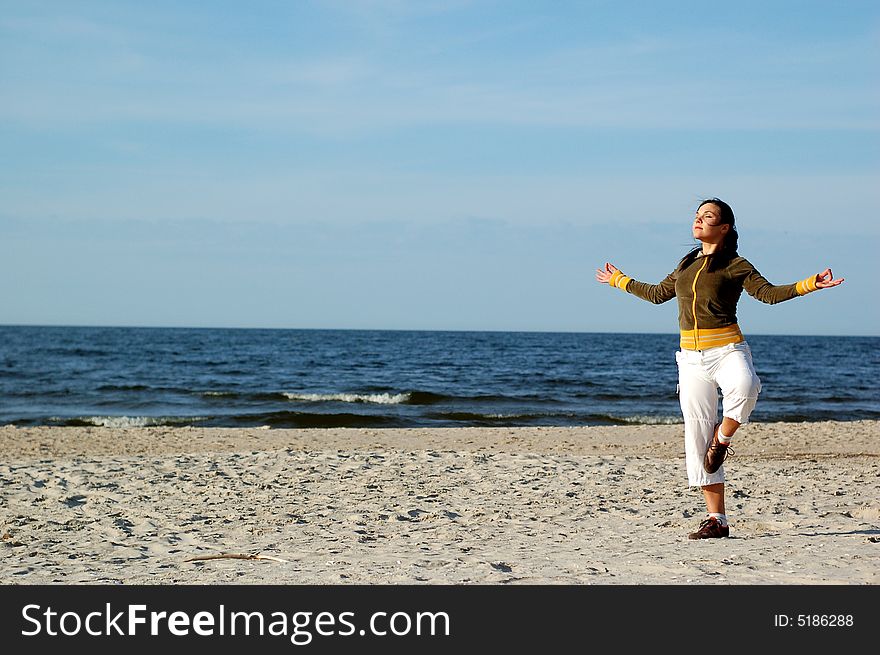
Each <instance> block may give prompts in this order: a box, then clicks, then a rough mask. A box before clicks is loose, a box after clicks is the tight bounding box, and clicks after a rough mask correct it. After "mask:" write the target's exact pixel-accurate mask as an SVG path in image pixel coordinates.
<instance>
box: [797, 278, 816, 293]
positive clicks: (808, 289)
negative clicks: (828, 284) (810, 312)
mask: <svg viewBox="0 0 880 655" xmlns="http://www.w3.org/2000/svg"><path fill="white" fill-rule="evenodd" d="M794 288H795V291H797V294H798V295H799V296H805V295H807V294H808V293H812V292H813V291H816V290H817V289H818V288H819V287H817V286H816V276H815V275H811V276H810V277H808V278H807V279H805V280H801V281H800V282H798V283H797V284H795V285H794Z"/></svg>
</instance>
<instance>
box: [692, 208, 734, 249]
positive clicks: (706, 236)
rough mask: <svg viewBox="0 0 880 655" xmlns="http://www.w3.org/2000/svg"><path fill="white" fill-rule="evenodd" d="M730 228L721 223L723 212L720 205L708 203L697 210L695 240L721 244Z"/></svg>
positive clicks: (694, 227) (694, 226) (694, 230)
mask: <svg viewBox="0 0 880 655" xmlns="http://www.w3.org/2000/svg"><path fill="white" fill-rule="evenodd" d="M729 229H730V226H729V225H727V224H726V223H722V222H721V210H720V209H719V208H718V205H715V204H713V203H711V202H707V203H706V204H705V205H703V206H702V207H700V208H699V209H698V210H697V214H696V216H694V225H693V233H694V238H695V239H699V240H700V241H705V242H706V243H720V242H721V240H722V239H723V238H724V235H725V234H727V230H729Z"/></svg>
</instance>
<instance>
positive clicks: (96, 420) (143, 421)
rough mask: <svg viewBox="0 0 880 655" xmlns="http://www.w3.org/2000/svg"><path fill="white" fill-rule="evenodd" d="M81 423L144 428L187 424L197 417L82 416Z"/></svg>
mask: <svg viewBox="0 0 880 655" xmlns="http://www.w3.org/2000/svg"><path fill="white" fill-rule="evenodd" d="M81 420H83V421H86V422H88V423H91V424H92V425H94V426H98V427H102V428H145V427H150V426H153V425H168V424H169V423H172V424H173V423H189V422H191V421H197V420H199V419H198V417H195V416H193V417H187V418H169V417H167V416H165V417H163V416H84V417H82V419H81Z"/></svg>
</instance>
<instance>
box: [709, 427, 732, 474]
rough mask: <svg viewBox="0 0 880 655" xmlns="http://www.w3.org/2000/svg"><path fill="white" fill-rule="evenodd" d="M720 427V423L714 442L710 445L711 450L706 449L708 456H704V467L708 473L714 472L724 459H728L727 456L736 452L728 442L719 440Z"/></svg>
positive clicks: (713, 438) (713, 437)
mask: <svg viewBox="0 0 880 655" xmlns="http://www.w3.org/2000/svg"><path fill="white" fill-rule="evenodd" d="M720 428H721V424H720V423H719V424H718V425H716V426H715V434H714V435H713V436H712V443H711V445H710V446H709V450H707V451H706V456H705V457H704V458H703V469H705V471H706V473H714V472H715V471H717V470H718V469H720V468H721V465H722V464H723V463H724V460H725V459H727V456H728V455H733V454H734V452H733V448H731V447H730V446H729V445H728V444H724V443H721V442H720V441H718V430H719V429H720Z"/></svg>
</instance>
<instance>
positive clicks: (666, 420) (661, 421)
mask: <svg viewBox="0 0 880 655" xmlns="http://www.w3.org/2000/svg"><path fill="white" fill-rule="evenodd" d="M618 418H619V419H620V420H621V421H623V422H625V423H635V424H638V425H676V424H678V423H683V422H684V421H682V418H681V417H680V416H620V417H618Z"/></svg>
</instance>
